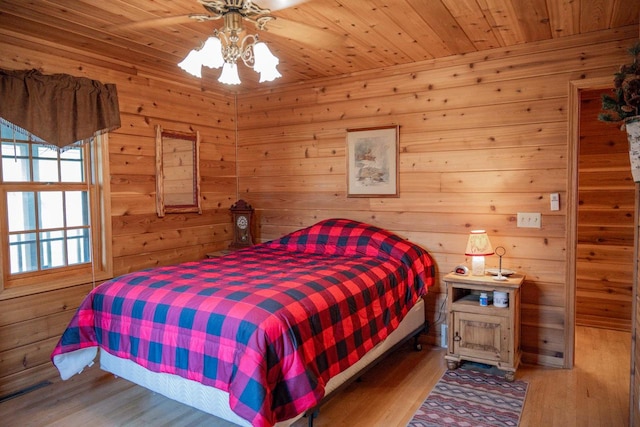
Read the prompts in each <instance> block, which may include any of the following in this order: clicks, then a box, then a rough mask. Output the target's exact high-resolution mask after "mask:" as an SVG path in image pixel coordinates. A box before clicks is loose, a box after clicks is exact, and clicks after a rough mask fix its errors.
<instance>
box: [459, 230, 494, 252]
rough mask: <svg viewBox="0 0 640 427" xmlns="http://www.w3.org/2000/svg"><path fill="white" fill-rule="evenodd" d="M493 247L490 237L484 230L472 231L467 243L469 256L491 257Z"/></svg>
mask: <svg viewBox="0 0 640 427" xmlns="http://www.w3.org/2000/svg"><path fill="white" fill-rule="evenodd" d="M493 253H494V252H493V247H491V242H490V241H489V236H488V235H487V232H486V231H484V230H472V231H471V234H470V235H469V240H468V241H467V250H466V251H465V252H464V254H465V255H467V256H489V255H493Z"/></svg>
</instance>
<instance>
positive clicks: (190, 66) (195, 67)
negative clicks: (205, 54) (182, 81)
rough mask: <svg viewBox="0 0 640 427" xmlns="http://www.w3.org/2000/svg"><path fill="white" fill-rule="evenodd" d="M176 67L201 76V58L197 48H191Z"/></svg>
mask: <svg viewBox="0 0 640 427" xmlns="http://www.w3.org/2000/svg"><path fill="white" fill-rule="evenodd" d="M178 67H180V68H182V69H183V70H185V71H186V72H187V73H189V74H191V75H192V76H196V77H198V78H201V77H202V59H201V57H200V51H199V50H195V49H194V50H192V51H191V52H189V54H188V55H187V56H186V57H185V58H184V59H183V60H182V62H180V63H179V64H178Z"/></svg>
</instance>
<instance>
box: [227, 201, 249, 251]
mask: <svg viewBox="0 0 640 427" xmlns="http://www.w3.org/2000/svg"><path fill="white" fill-rule="evenodd" d="M229 210H230V211H231V215H232V216H233V241H232V242H231V244H230V245H229V249H233V250H235V249H242V248H247V247H249V246H252V245H253V237H252V236H251V229H252V227H251V223H252V220H253V208H252V207H251V205H250V204H248V203H247V202H245V201H244V200H238V201H237V202H236V203H234V204H233V205H232V206H231V208H230V209H229Z"/></svg>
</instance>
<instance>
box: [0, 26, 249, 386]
mask: <svg viewBox="0 0 640 427" xmlns="http://www.w3.org/2000/svg"><path fill="white" fill-rule="evenodd" d="M0 52H2V53H3V54H2V55H1V57H0V67H2V68H6V69H22V68H38V69H40V70H41V71H42V72H43V73H46V74H50V73H68V74H71V75H74V76H79V77H89V78H93V79H97V80H100V81H102V82H104V83H115V84H116V85H117V88H118V95H119V101H120V110H121V119H122V127H121V128H120V129H119V130H117V131H115V132H113V133H111V135H110V138H109V153H110V154H109V155H110V169H111V177H110V184H111V195H112V200H111V212H112V224H113V263H114V275H120V274H123V273H126V272H130V271H135V270H140V269H142V268H148V267H153V266H157V265H165V264H171V263H177V262H180V261H187V260H195V259H200V258H203V257H204V256H205V253H206V252H210V251H215V250H219V249H223V248H226V246H227V245H228V243H229V241H230V239H231V238H230V231H231V229H230V227H229V226H230V223H231V216H230V214H229V211H228V208H229V207H230V206H231V204H232V203H233V202H234V201H235V196H236V176H235V171H236V164H235V157H236V156H235V127H236V120H235V97H234V96H231V95H224V94H213V93H212V92H211V91H203V90H202V88H201V87H200V86H199V84H200V83H199V82H200V81H199V80H197V79H186V78H185V79H184V80H180V78H178V77H176V76H163V75H160V74H153V73H154V71H153V70H146V71H144V70H139V69H135V68H134V67H132V66H129V65H128V64H124V63H120V62H114V61H112V60H109V59H107V58H105V57H101V56H100V55H99V54H98V53H96V52H92V53H81V52H77V51H73V50H68V49H65V48H64V47H63V46H56V45H52V44H51V43H49V42H46V41H39V42H34V41H32V40H25V39H20V38H17V37H14V36H12V35H11V34H10V33H8V31H0ZM50 52H53V53H50ZM157 124H159V125H161V126H162V127H163V128H164V129H166V130H175V131H180V132H193V131H195V130H198V131H200V135H201V146H200V148H201V150H200V162H201V164H200V167H201V176H202V186H201V189H202V195H203V200H202V208H203V213H202V215H198V214H167V215H166V216H165V217H164V218H158V217H157V215H156V205H155V198H156V194H155V191H156V190H155V175H156V170H155V139H154V138H155V131H154V126H155V125H157ZM91 287H92V285H91V284H86V285H81V286H75V287H71V288H67V289H62V290H58V291H52V292H45V293H41V294H36V295H28V296H22V297H18V298H11V299H7V298H5V297H3V295H2V293H0V397H2V396H6V395H10V394H11V393H14V392H16V391H18V390H22V389H24V388H25V387H28V386H32V385H34V384H37V383H39V382H41V381H44V380H46V379H48V378H51V377H53V376H56V375H57V371H56V370H55V369H54V368H53V365H52V364H51V363H50V361H49V356H50V354H51V351H52V349H53V347H54V345H55V344H56V343H57V341H58V339H59V337H60V335H61V333H62V331H63V329H64V327H65V326H66V324H67V323H68V321H69V320H70V318H71V315H72V314H73V312H74V311H75V308H76V307H77V306H78V305H79V303H80V302H81V300H82V298H83V297H84V296H85V295H86V294H87V293H88V292H89V291H90V290H91Z"/></svg>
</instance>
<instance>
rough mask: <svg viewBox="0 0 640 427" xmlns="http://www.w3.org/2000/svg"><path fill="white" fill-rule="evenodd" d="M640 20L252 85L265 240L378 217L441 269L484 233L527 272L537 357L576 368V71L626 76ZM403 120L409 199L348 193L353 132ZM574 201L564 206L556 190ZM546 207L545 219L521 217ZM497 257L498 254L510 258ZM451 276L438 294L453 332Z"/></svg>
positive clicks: (249, 164)
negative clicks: (341, 220) (572, 176)
mask: <svg viewBox="0 0 640 427" xmlns="http://www.w3.org/2000/svg"><path fill="white" fill-rule="evenodd" d="M636 39H637V27H634V26H630V27H627V28H625V29H623V30H622V31H602V32H593V33H589V34H586V35H583V36H571V37H562V38H557V39H554V40H551V41H547V42H539V43H533V44H527V45H516V46H511V47H510V48H509V49H496V50H491V51H486V52H483V53H477V54H476V53H471V54H467V55H464V56H454V57H449V58H444V59H440V60H430V61H425V62H421V63H416V64H412V65H410V66H406V65H403V66H398V67H394V68H388V69H384V70H376V71H375V72H363V73H357V74H353V75H349V76H344V77H343V78H339V79H328V80H324V81H316V82H314V83H313V84H301V85H295V86H290V87H286V88H283V89H273V90H265V91H257V92H252V93H246V94H240V95H239V97H238V129H239V132H238V182H239V184H238V185H239V192H240V197H242V198H244V199H246V200H247V201H248V202H250V203H251V204H252V205H253V207H254V208H256V211H257V218H258V219H259V232H258V239H259V240H262V241H265V240H269V239H272V238H276V237H278V236H281V235H282V234H284V233H286V232H289V231H292V230H295V229H297V228H300V227H303V226H307V225H310V224H312V223H314V222H316V221H318V220H320V219H324V218H327V217H346V218H352V219H356V220H361V221H366V222H369V223H372V224H375V225H378V226H381V227H384V228H387V229H390V230H392V231H394V232H396V233H398V234H400V235H401V236H404V237H406V238H408V239H410V240H412V241H414V242H416V243H418V244H420V245H422V246H423V247H424V248H426V249H428V250H429V251H430V252H431V254H432V255H433V256H434V258H435V261H436V263H437V269H438V274H439V276H440V277H442V275H443V274H446V273H447V272H449V271H451V270H452V269H453V267H454V266H455V265H457V264H460V263H465V262H468V261H469V260H467V259H465V256H464V254H463V252H464V249H465V245H466V241H467V236H468V233H469V231H470V230H472V229H476V228H483V229H486V230H487V232H488V233H489V237H490V239H491V242H492V243H493V245H494V246H498V245H502V246H504V247H505V248H506V251H507V252H506V255H505V256H504V259H503V267H504V268H509V269H514V270H517V271H521V272H523V273H525V274H526V275H527V279H526V282H525V285H524V287H523V290H522V292H523V298H522V335H523V336H522V346H523V351H524V360H525V361H527V362H532V363H541V364H545V365H550V366H564V365H565V363H570V362H567V361H566V360H565V338H564V334H565V326H566V323H567V322H568V321H571V320H570V319H569V318H568V316H567V314H566V307H567V305H566V304H567V301H566V295H567V284H566V280H565V279H566V273H567V268H568V265H567V260H566V258H567V257H566V244H567V209H566V203H565V202H566V200H567V191H568V189H569V188H571V187H570V183H569V182H568V164H567V162H568V155H567V153H568V149H569V147H568V143H569V134H568V133H569V129H568V115H567V108H568V90H569V82H571V81H575V80H580V79H588V78H596V77H603V76H612V75H613V73H614V72H615V71H616V69H617V67H618V65H619V64H621V63H623V62H625V61H626V60H627V59H628V57H627V54H626V49H627V48H628V47H629V46H630V45H631V44H632V43H633V42H634V41H635V40H636ZM393 124H397V125H399V126H400V180H399V182H400V183H399V185H400V196H399V197H398V198H347V197H346V178H345V173H346V161H345V138H346V129H348V128H358V127H371V126H382V125H393ZM556 192H557V193H559V194H560V200H561V210H560V211H551V210H550V203H549V194H550V193H556ZM518 212H540V213H541V214H542V228H541V229H532V228H518V227H516V215H517V213H518ZM497 263H498V258H497V257H495V256H494V257H489V258H488V259H487V265H488V266H489V267H492V266H496V265H497ZM444 292H445V289H444V285H443V284H442V282H441V281H440V280H438V285H437V286H435V287H434V288H433V289H432V290H431V293H430V294H429V298H428V305H429V311H430V314H429V317H430V321H431V323H432V324H433V325H435V327H432V330H431V333H430V339H431V340H432V341H433V342H434V343H439V342H440V340H439V337H438V335H439V333H440V328H439V324H440V323H442V322H443V321H444V319H445V316H444V313H443V312H442V307H443V306H442V303H443V301H444Z"/></svg>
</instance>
